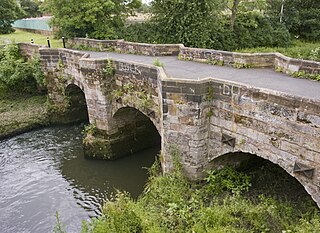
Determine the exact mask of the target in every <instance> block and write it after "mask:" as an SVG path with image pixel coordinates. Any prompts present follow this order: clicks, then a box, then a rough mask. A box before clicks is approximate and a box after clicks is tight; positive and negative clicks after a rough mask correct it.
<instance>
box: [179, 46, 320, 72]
mask: <svg viewBox="0 0 320 233" xmlns="http://www.w3.org/2000/svg"><path fill="white" fill-rule="evenodd" d="M179 58H180V59H182V60H187V61H197V62H202V63H208V64H213V65H227V66H233V67H235V68H253V67H273V68H274V69H276V70H278V71H280V72H284V73H286V74H294V73H295V72H301V71H303V72H305V73H307V74H320V62H316V61H309V60H301V59H294V58H290V57H287V56H284V55H282V54H281V53H238V52H228V51H221V50H213V49H198V48H188V47H181V49H180V53H179Z"/></svg>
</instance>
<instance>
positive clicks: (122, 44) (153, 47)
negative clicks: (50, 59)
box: [67, 38, 183, 56]
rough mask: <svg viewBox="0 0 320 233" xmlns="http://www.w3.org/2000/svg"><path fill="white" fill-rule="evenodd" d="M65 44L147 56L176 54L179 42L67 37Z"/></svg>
mask: <svg viewBox="0 0 320 233" xmlns="http://www.w3.org/2000/svg"><path fill="white" fill-rule="evenodd" d="M67 45H68V47H70V48H75V49H84V50H85V49H87V50H90V49H93V50H97V51H110V52H119V53H132V54H141V55H147V56H172V55H174V56H177V55H178V54H179V51H180V47H181V46H183V45H181V44H145V43H135V42H127V41H124V40H94V39H86V38H73V39H68V41H67Z"/></svg>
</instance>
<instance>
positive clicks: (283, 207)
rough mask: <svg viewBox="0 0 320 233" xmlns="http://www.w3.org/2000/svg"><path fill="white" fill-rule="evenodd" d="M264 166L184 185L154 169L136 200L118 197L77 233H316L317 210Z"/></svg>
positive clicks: (178, 175)
mask: <svg viewBox="0 0 320 233" xmlns="http://www.w3.org/2000/svg"><path fill="white" fill-rule="evenodd" d="M268 164H269V165H268ZM268 164H263V163H262V164H261V166H259V167H255V168H253V170H249V171H245V172H237V171H235V170H233V169H231V168H226V169H222V170H221V171H219V172H218V171H210V172H208V176H207V177H206V178H205V179H204V180H203V182H201V183H198V184H195V183H192V182H190V181H188V180H187V179H186V178H185V177H184V175H183V173H182V170H181V167H179V165H176V170H175V172H173V173H171V174H167V175H165V176H164V175H161V174H160V171H159V170H157V169H156V168H157V167H158V166H153V168H152V169H151V176H150V178H149V182H148V184H147V185H146V188H145V191H144V193H143V194H142V195H141V196H140V197H139V199H138V200H133V199H132V198H131V197H130V196H129V195H128V194H125V193H117V194H116V195H115V198H114V199H113V200H111V201H108V202H107V203H106V204H105V206H104V208H103V214H102V216H101V217H99V218H97V219H94V220H93V221H91V222H84V223H83V228H82V231H81V232H83V233H89V232H90V233H100V232H128V233H129V232H168V233H169V232H175V233H176V232H181V233H182V232H197V233H202V232H203V233H205V232H215V233H217V232H218V233H219V232H221V233H222V232H241V233H244V232H283V233H285V232H286V233H289V232H292V233H293V232H300V233H305V232H319V231H320V215H319V209H318V208H317V207H316V205H315V203H314V202H313V203H312V200H311V199H310V196H308V194H306V192H305V191H304V189H303V187H302V186H301V185H299V184H294V183H296V182H297V181H296V180H295V179H294V178H293V177H290V176H289V175H288V174H286V173H285V171H284V170H282V169H281V168H280V167H277V166H275V165H274V164H271V163H270V162H268ZM270 166H271V167H272V168H271V170H270ZM288 180H289V181H288ZM296 188H298V189H299V191H298V192H296V190H297V189H296ZM277 192H278V193H277ZM274 193H277V195H273V194H274ZM301 193H304V194H303V195H301ZM288 195H290V196H288ZM62 222H63V219H62ZM57 227H58V226H56V228H57Z"/></svg>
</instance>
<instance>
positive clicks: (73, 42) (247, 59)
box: [68, 38, 320, 74]
mask: <svg viewBox="0 0 320 233" xmlns="http://www.w3.org/2000/svg"><path fill="white" fill-rule="evenodd" d="M68 47H70V48H77V49H84V50H85V49H88V50H90V49H93V50H97V51H115V52H119V53H132V54H141V55H147V56H167V55H168V56H177V55H179V59H182V60H188V61H197V62H203V63H209V64H213V65H227V66H234V67H236V68H251V67H273V68H275V69H276V70H279V71H281V72H284V73H287V74H292V73H295V72H299V71H303V72H305V73H308V74H320V62H316V61H308V60H301V59H294V58H290V57H287V56H284V55H282V54H280V53H238V52H228V51H221V50H213V49H200V48H189V47H184V45H183V44H145V43H135V42H127V41H124V40H94V39H87V38H73V39H68Z"/></svg>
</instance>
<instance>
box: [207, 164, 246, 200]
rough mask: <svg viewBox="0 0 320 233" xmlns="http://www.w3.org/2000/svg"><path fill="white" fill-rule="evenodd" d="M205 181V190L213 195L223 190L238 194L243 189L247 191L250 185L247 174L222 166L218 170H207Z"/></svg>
mask: <svg viewBox="0 0 320 233" xmlns="http://www.w3.org/2000/svg"><path fill="white" fill-rule="evenodd" d="M205 181H206V182H207V186H206V192H207V193H214V194H215V195H217V194H220V193H222V192H223V191H230V192H231V193H233V194H236V195H239V194H240V193H241V192H243V191H248V189H249V187H250V185H251V180H250V177H249V176H248V175H246V174H244V173H241V172H237V171H235V170H234V169H232V168H230V167H226V168H223V169H221V170H220V171H217V170H214V171H209V172H208V176H207V177H206V178H205Z"/></svg>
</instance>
